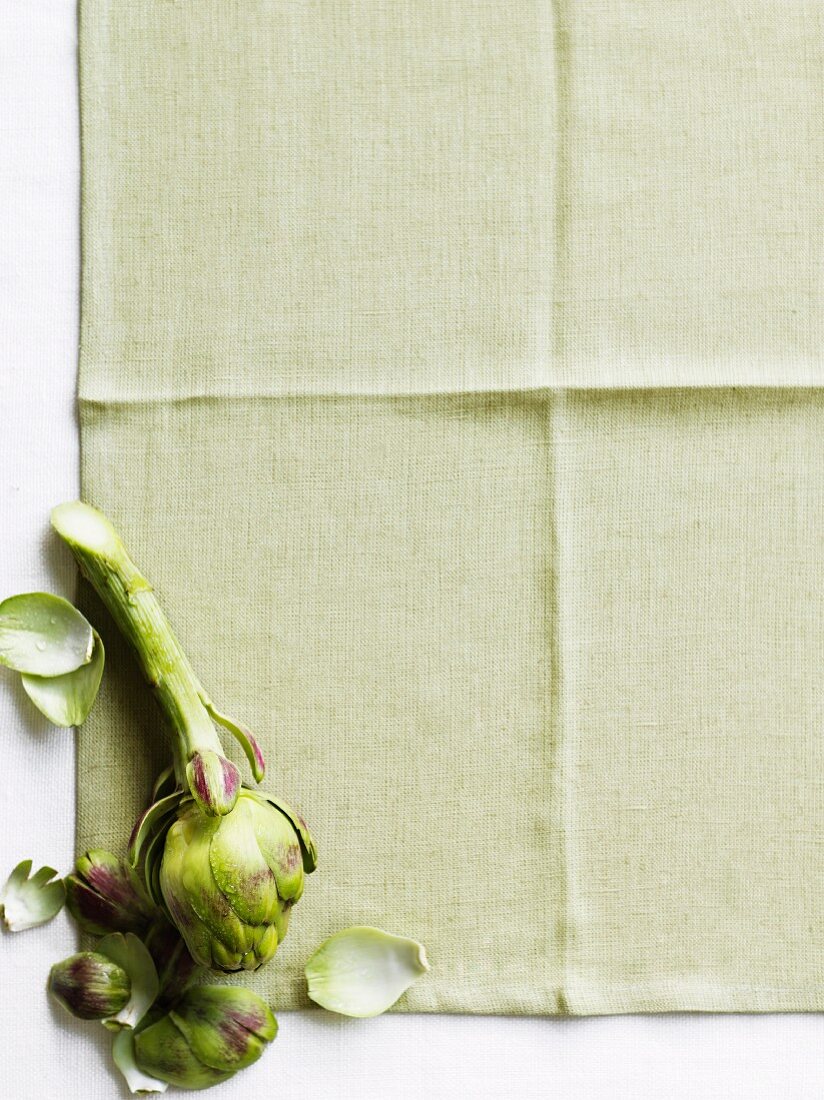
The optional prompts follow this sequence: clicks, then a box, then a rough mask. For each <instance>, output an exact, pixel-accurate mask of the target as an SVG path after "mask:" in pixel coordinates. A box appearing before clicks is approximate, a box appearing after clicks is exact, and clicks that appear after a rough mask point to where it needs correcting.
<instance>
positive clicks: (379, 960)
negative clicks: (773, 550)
mask: <svg viewBox="0 0 824 1100" xmlns="http://www.w3.org/2000/svg"><path fill="white" fill-rule="evenodd" d="M428 969H429V963H428V962H427V959H426V952H425V950H424V948H423V945H422V944H420V943H417V942H416V941H415V940H410V939H406V938H404V937H403V936H393V935H392V934H391V933H389V932H384V931H383V930H382V929H380V928H370V927H368V926H365V925H363V926H356V927H354V928H347V929H345V930H344V931H343V932H338V933H337V934H336V935H334V936H330V938H329V939H328V940H326V941H325V942H324V943H322V944H321V946H320V947H319V948H318V950H317V951H316V952H315V953H314V955H312V957H311V958H310V959H309V961H308V962H307V964H306V980H307V982H308V984H309V996H310V997H311V998H312V1000H313V1001H315V1002H316V1003H317V1004H319V1005H321V1006H322V1007H323V1008H326V1009H328V1010H329V1011H330V1012H338V1013H340V1014H341V1015H343V1016H358V1017H366V1016H379V1015H380V1014H381V1013H382V1012H386V1010H387V1009H388V1008H391V1006H392V1005H393V1004H394V1003H395V1001H397V999H398V998H399V997H400V996H401V994H403V993H405V992H406V990H407V989H408V988H409V986H410V985H412V983H413V982H414V981H416V980H417V979H418V978H419V977H420V976H421V974H424V973H426V971H427V970H428Z"/></svg>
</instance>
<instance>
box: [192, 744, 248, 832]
mask: <svg viewBox="0 0 824 1100" xmlns="http://www.w3.org/2000/svg"><path fill="white" fill-rule="evenodd" d="M186 779H187V780H188V783H189V789H190V790H191V792H192V796H193V797H194V799H195V801H196V802H197V804H198V805H199V806H200V807H201V809H202V810H203V811H204V813H207V814H209V815H211V816H212V817H215V816H218V815H220V816H223V815H224V814H228V813H229V812H230V811H231V810H232V809H233V808H234V805H235V803H236V802H237V796H238V794H239V793H240V772H239V771H238V769H237V768H236V767H235V765H234V764H233V763H232V762H231V761H230V760H227V759H226V757H225V756H221V755H220V754H219V753H216V752H212V751H211V750H207V751H206V752H196V753H195V754H194V756H193V757H192V759H191V760H190V761H189V763H188V764H187V766H186Z"/></svg>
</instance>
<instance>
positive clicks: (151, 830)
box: [129, 791, 184, 867]
mask: <svg viewBox="0 0 824 1100" xmlns="http://www.w3.org/2000/svg"><path fill="white" fill-rule="evenodd" d="M183 797H184V794H183V791H174V792H173V793H172V794H170V795H166V796H165V797H164V798H160V799H158V800H157V802H154V803H152V805H151V806H150V807H149V808H148V810H146V811H145V812H144V813H142V814H141V815H140V817H139V818H138V819H137V821H136V822H135V826H134V829H132V835H131V837H130V838H129V862H130V863H131V865H132V867H136V866H137V864H138V863H139V862H140V856H141V854H142V852H143V848H144V846H145V844H146V843H147V841H148V840H150V838H151V837H153V836H154V835H155V831H156V830H158V829H162V828H163V827H164V826H165V825H166V824H168V821H171V819H172V815H173V814H175V813H176V812H177V810H178V807H179V806H180V803H181V801H182V800H183Z"/></svg>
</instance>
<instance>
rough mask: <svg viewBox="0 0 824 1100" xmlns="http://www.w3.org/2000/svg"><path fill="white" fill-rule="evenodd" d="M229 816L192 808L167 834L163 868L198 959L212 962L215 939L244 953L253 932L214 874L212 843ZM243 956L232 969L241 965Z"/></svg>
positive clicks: (166, 896) (170, 898)
mask: <svg viewBox="0 0 824 1100" xmlns="http://www.w3.org/2000/svg"><path fill="white" fill-rule="evenodd" d="M223 820H224V819H222V818H219V817H210V816H208V815H206V814H204V813H203V812H202V811H201V810H200V809H198V808H197V807H196V806H194V805H192V806H190V807H189V808H188V809H187V810H186V811H185V812H184V813H183V814H182V816H181V817H180V819H179V820H178V821H176V822H175V823H174V824H173V825H172V826H171V828H170V829H169V832H168V833H167V836H166V847H165V849H164V853H163V861H162V863H161V867H160V889H161V892H162V894H163V900H164V901H165V902H166V906H167V908H168V910H169V913H170V915H171V917H172V920H173V921H174V923H175V924H176V925H177V927H178V929H179V931H180V934H181V935H182V936H183V938H184V939H185V940H186V945H187V946H188V948H189V950H190V952H191V953H192V956H193V957H194V959H195V960H196V961H197V962H199V963H200V964H201V965H202V966H211V965H212V960H213V957H214V951H213V941H214V940H217V941H219V942H220V944H221V945H222V947H223V948H224V949H226V950H227V951H228V952H230V953H237V955H238V956H242V955H244V954H246V952H247V951H248V950H249V947H250V943H249V930H248V929H247V927H246V926H245V925H244V924H243V922H242V921H241V920H240V919H239V918H238V916H237V914H236V913H235V912H234V910H233V909H232V907H231V905H230V904H229V902H228V900H227V898H226V897H225V896H224V894H223V893H222V891H221V890H220V888H219V886H218V884H217V882H216V881H215V877H214V875H213V874H212V867H211V862H210V855H209V852H210V847H211V843H212V840H213V838H214V836H215V833H216V832H217V830H218V828H219V827H220V824H221V822H222V821H223ZM240 965H241V964H240V959H239V958H238V959H237V960H236V961H235V963H234V965H229V966H227V967H226V968H227V969H232V970H235V969H239V967H240Z"/></svg>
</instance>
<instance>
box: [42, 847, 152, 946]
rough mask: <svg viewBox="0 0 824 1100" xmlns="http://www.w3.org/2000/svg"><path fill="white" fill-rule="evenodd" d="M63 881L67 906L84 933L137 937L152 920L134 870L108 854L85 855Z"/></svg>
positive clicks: (91, 853)
mask: <svg viewBox="0 0 824 1100" xmlns="http://www.w3.org/2000/svg"><path fill="white" fill-rule="evenodd" d="M64 881H65V886H66V905H67V907H68V910H69V912H70V913H71V915H72V916H73V917H74V919H75V921H76V922H77V923H78V925H79V926H80V927H81V928H82V929H83V931H84V932H91V933H92V935H95V936H103V935H105V934H106V933H107V932H135V933H137V934H138V935H140V934H142V933H143V931H144V930H145V929H146V927H147V925H148V923H149V922H150V921H151V919H152V917H153V913H152V910H151V907H150V906H149V903H148V901H147V899H146V898H145V897H144V896H143V893H142V891H141V889H140V886H139V884H138V882H137V880H136V875H135V873H134V871H133V869H132V868H131V867H129V866H128V865H127V864H124V863H122V862H121V861H120V860H119V859H118V858H117V856H115V855H112V853H111V852H106V851H103V850H102V849H99V848H98V849H95V850H93V851H91V852H86V854H85V855H83V856H81V857H80V858H79V859H78V861H77V863H76V864H75V869H74V871H73V872H72V874H70V875H67V876H66V878H65V880H64Z"/></svg>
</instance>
